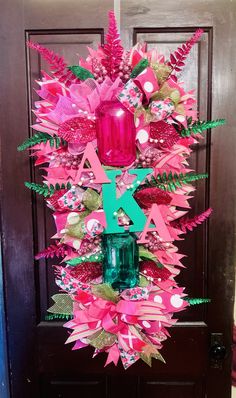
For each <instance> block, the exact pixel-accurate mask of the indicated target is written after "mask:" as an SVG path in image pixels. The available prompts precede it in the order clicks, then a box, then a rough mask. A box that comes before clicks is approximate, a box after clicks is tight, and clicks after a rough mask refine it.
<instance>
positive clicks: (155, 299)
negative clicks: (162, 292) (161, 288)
mask: <svg viewBox="0 0 236 398" xmlns="http://www.w3.org/2000/svg"><path fill="white" fill-rule="evenodd" d="M153 300H154V302H155V303H159V304H161V303H162V297H161V296H159V294H157V295H156V296H155V297H154V299H153Z"/></svg>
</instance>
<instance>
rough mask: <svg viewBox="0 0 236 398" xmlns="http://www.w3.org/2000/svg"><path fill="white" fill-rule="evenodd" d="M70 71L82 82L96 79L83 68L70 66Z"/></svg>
mask: <svg viewBox="0 0 236 398" xmlns="http://www.w3.org/2000/svg"><path fill="white" fill-rule="evenodd" d="M68 69H69V70H71V72H72V73H73V74H74V75H75V76H76V77H78V79H80V80H86V79H88V78H91V79H94V75H93V74H92V73H91V72H90V71H89V70H88V69H85V68H83V67H82V66H79V65H73V66H68Z"/></svg>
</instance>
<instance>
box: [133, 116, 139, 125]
mask: <svg viewBox="0 0 236 398" xmlns="http://www.w3.org/2000/svg"><path fill="white" fill-rule="evenodd" d="M134 124H135V127H138V126H139V125H140V120H139V118H138V117H137V119H136V120H135V122H134Z"/></svg>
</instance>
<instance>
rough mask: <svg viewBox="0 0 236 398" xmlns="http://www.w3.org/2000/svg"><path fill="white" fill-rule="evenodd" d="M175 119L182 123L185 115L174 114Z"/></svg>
mask: <svg viewBox="0 0 236 398" xmlns="http://www.w3.org/2000/svg"><path fill="white" fill-rule="evenodd" d="M175 119H176V120H178V122H180V123H183V122H184V121H185V117H184V116H182V115H178V116H176V118H175Z"/></svg>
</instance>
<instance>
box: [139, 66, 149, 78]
mask: <svg viewBox="0 0 236 398" xmlns="http://www.w3.org/2000/svg"><path fill="white" fill-rule="evenodd" d="M145 73H147V68H146V69H144V70H143V71H142V72H141V73H139V75H138V76H141V75H145Z"/></svg>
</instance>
